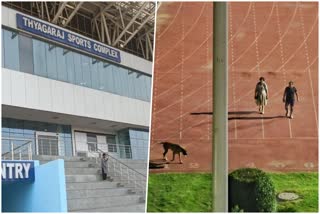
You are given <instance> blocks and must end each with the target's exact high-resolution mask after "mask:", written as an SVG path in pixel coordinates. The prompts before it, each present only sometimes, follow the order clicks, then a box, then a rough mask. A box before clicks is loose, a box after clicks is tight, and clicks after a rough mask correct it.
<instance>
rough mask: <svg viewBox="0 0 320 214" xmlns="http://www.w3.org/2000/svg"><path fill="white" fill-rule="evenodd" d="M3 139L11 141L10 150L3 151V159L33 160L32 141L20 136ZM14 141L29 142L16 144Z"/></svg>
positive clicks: (9, 143)
mask: <svg viewBox="0 0 320 214" xmlns="http://www.w3.org/2000/svg"><path fill="white" fill-rule="evenodd" d="M2 140H7V141H9V142H8V146H9V147H10V149H9V151H8V152H5V153H2V155H1V156H2V160H32V141H30V140H26V139H20V138H2ZM13 141H15V142H17V141H27V142H26V143H23V144H21V143H19V144H18V145H15V143H14V142H13ZM2 146H5V145H4V142H2Z"/></svg>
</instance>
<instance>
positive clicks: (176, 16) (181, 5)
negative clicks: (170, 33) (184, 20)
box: [158, 2, 183, 38]
mask: <svg viewBox="0 0 320 214" xmlns="http://www.w3.org/2000/svg"><path fill="white" fill-rule="evenodd" d="M182 4H183V3H182V2H181V3H180V6H179V8H178V10H177V12H176V14H175V16H174V17H173V19H172V20H171V22H170V24H168V25H167V27H166V28H165V29H164V30H163V31H162V33H160V34H159V36H158V38H160V37H161V36H162V35H163V34H164V33H165V32H166V31H167V30H168V29H169V27H170V26H171V25H172V24H173V22H174V21H175V19H176V18H177V16H178V14H179V12H180V9H181V7H182Z"/></svg>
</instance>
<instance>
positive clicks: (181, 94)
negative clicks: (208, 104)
mask: <svg viewBox="0 0 320 214" xmlns="http://www.w3.org/2000/svg"><path fill="white" fill-rule="evenodd" d="M181 12H182V14H183V12H184V7H183V5H182V8H181ZM181 19H182V21H181V25H182V38H183V40H182V48H181V71H180V114H179V115H180V121H179V137H180V140H179V143H181V140H182V127H183V121H182V117H181V115H182V114H183V113H182V112H183V89H184V88H183V73H184V45H185V43H184V36H185V35H184V16H182V17H181Z"/></svg>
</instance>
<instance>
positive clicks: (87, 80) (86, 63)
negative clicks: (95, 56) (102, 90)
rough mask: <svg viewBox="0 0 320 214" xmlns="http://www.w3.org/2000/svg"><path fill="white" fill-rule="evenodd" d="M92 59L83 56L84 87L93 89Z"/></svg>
mask: <svg viewBox="0 0 320 214" xmlns="http://www.w3.org/2000/svg"><path fill="white" fill-rule="evenodd" d="M91 64H92V62H91V58H90V57H87V56H85V55H81V67H82V78H83V86H86V87H90V88H91V70H90V69H91Z"/></svg>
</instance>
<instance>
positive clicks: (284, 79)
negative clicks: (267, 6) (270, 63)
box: [276, 2, 292, 138]
mask: <svg viewBox="0 0 320 214" xmlns="http://www.w3.org/2000/svg"><path fill="white" fill-rule="evenodd" d="M276 14H277V27H278V34H279V44H280V56H281V57H280V58H281V67H280V71H282V74H283V83H284V86H285V85H286V84H287V72H286V69H285V67H284V63H285V60H284V52H283V43H282V37H281V35H282V34H281V26H280V17H279V5H278V2H277V3H276ZM288 125H289V136H290V138H292V129H291V120H290V119H289V120H288Z"/></svg>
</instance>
